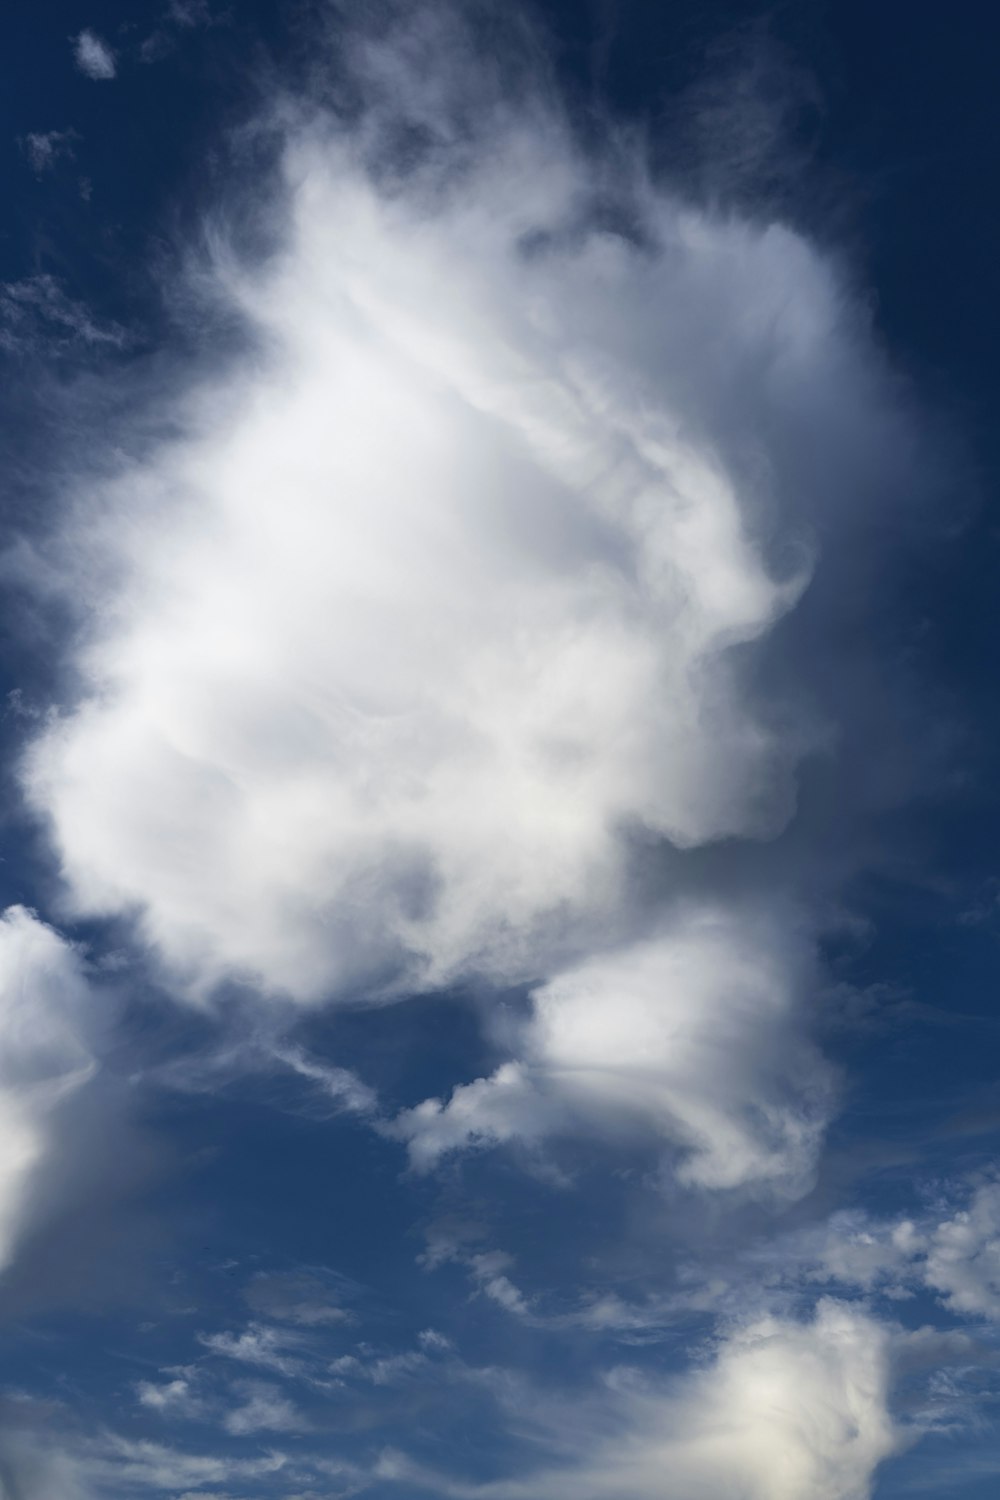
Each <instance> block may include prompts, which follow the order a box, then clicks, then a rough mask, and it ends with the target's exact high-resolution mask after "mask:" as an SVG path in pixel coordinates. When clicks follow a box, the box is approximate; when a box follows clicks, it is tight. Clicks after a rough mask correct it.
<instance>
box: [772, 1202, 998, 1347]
mask: <svg viewBox="0 0 1000 1500" xmlns="http://www.w3.org/2000/svg"><path fill="white" fill-rule="evenodd" d="M764 1255H765V1257H766V1256H768V1255H773V1257H774V1258H775V1260H776V1262H777V1263H778V1264H779V1265H781V1264H782V1263H784V1265H785V1266H786V1268H787V1270H788V1272H789V1274H791V1275H795V1274H797V1273H798V1272H799V1271H801V1270H802V1269H805V1271H806V1272H807V1274H810V1275H812V1276H814V1277H816V1278H818V1279H825V1280H828V1281H830V1282H837V1283H839V1284H840V1285H841V1286H845V1287H855V1288H858V1289H859V1290H862V1291H865V1292H880V1293H882V1294H884V1295H887V1296H890V1297H907V1296H911V1295H912V1294H913V1293H914V1292H915V1291H918V1290H927V1291H930V1292H932V1293H934V1294H936V1295H937V1296H938V1297H939V1298H940V1300H941V1301H942V1302H943V1303H944V1305H945V1306H946V1307H947V1308H948V1309H949V1310H950V1311H952V1312H956V1313H963V1314H966V1315H967V1316H972V1317H981V1318H988V1319H991V1320H994V1319H1000V1183H998V1182H996V1181H986V1182H980V1183H978V1184H976V1185H974V1186H972V1187H967V1188H966V1189H965V1190H963V1191H957V1190H953V1191H952V1193H951V1196H950V1201H949V1202H948V1203H942V1204H939V1205H938V1206H937V1207H936V1208H930V1209H925V1210H924V1211H922V1212H921V1213H918V1214H912V1215H904V1216H900V1217H898V1218H884V1219H878V1218H874V1217H872V1216H871V1215H869V1214H865V1213H863V1212H860V1211H845V1212H842V1213H838V1214H835V1215H834V1216H833V1218H832V1219H830V1220H829V1221H828V1223H826V1224H824V1225H821V1226H819V1227H817V1228H814V1229H810V1230H808V1231H805V1232H804V1233H802V1234H800V1235H799V1236H797V1237H795V1238H793V1239H792V1240H791V1241H790V1242H784V1243H782V1242H780V1241H779V1242H778V1244H777V1245H776V1246H775V1247H774V1248H773V1249H772V1250H770V1251H765V1252H764Z"/></svg>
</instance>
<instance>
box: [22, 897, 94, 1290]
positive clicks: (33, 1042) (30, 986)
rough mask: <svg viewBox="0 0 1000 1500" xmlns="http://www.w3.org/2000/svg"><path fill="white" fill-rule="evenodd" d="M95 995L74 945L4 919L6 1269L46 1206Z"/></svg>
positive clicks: (35, 923)
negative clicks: (50, 1178) (50, 1180)
mask: <svg viewBox="0 0 1000 1500" xmlns="http://www.w3.org/2000/svg"><path fill="white" fill-rule="evenodd" d="M93 1004H94V1002H93V998H92V996H91V992H90V988H89V986H88V983H87V981H86V979H85V977H84V975H83V973H82V969H81V964H80V960H79V958H78V955H77V954H76V952H75V951H74V949H73V948H72V947H71V946H70V945H69V944H68V943H66V942H65V941H64V940H63V939H62V938H61V937H60V936H59V935H58V933H56V932H54V931H53V930H52V929H51V928H50V927H46V926H45V925H44V923H42V922H40V921H39V920H38V918H37V917H35V916H34V915H33V914H32V913H31V912H29V911H27V910H25V908H24V907H21V906H12V907H8V909H7V910H6V911H5V912H4V913H3V915H2V916H0V1270H2V1269H5V1268H6V1267H7V1266H9V1265H10V1263H11V1261H12V1260H13V1258H14V1256H15V1254H16V1251H17V1248H18V1245H19V1243H20V1241H21V1239H22V1237H23V1236H24V1235H25V1233H26V1232H28V1230H30V1229H31V1228H32V1227H34V1225H35V1223H36V1222H37V1220H38V1218H39V1216H40V1215H42V1214H44V1212H45V1210H46V1208H47V1207H48V1206H49V1205H48V1202H47V1196H48V1189H49V1181H48V1179H49V1175H50V1172H52V1171H53V1170H54V1169H55V1168H56V1167H57V1166H58V1158H59V1155H60V1152H61V1149H62V1148H63V1147H64V1146H65V1145H67V1144H68V1143H69V1140H70V1139H71V1136H70V1132H71V1129H72V1126H71V1123H70V1122H69V1119H68V1117H67V1113H66V1112H67V1108H68V1106H69V1105H70V1104H71V1103H72V1100H73V1096H74V1095H75V1094H76V1093H77V1092H78V1091H79V1090H80V1089H81V1087H82V1086H83V1085H84V1084H85V1083H87V1082H88V1080H89V1079H90V1078H91V1077H92V1076H93V1074H94V1071H95V1068H96V1063H95V1060H94V1057H93V1055H92V1052H91V1047H90V1041H89V1034H90V1032H91V1031H92V1029H93V1024H94V1017H93Z"/></svg>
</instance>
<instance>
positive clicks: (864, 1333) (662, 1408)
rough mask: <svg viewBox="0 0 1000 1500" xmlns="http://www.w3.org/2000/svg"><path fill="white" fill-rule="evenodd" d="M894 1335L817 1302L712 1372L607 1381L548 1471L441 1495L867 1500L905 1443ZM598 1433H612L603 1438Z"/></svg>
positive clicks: (757, 1335) (749, 1341) (731, 1353)
mask: <svg viewBox="0 0 1000 1500" xmlns="http://www.w3.org/2000/svg"><path fill="white" fill-rule="evenodd" d="M892 1374H893V1346H892V1334H891V1331H890V1330H888V1329H887V1328H886V1327H884V1326H883V1325H881V1324H880V1323H878V1322H877V1321H876V1320H875V1319H873V1318H872V1317H870V1316H869V1315H868V1314H867V1313H866V1312H865V1311H863V1310H862V1309H860V1308H858V1307H856V1306H849V1305H847V1304H844V1303H838V1302H834V1301H824V1302H821V1303H820V1304H819V1306H818V1308H817V1309H816V1312H815V1315H814V1316H813V1317H812V1318H811V1319H810V1320H808V1321H805V1322H796V1321H793V1320H790V1319H781V1318H775V1317H765V1318H761V1319H758V1320H756V1321H754V1322H752V1323H749V1324H747V1325H746V1326H744V1327H742V1328H738V1329H735V1330H733V1331H732V1332H731V1333H730V1334H729V1335H728V1336H727V1337H726V1338H724V1339H723V1340H722V1341H721V1343H720V1345H719V1347H718V1349H717V1351H716V1353H715V1356H714V1358H713V1359H712V1360H711V1362H709V1363H707V1364H706V1365H705V1367H704V1368H703V1369H701V1370H697V1371H695V1372H694V1373H693V1374H692V1375H690V1376H689V1377H687V1378H686V1379H683V1380H675V1381H673V1382H671V1383H668V1384H665V1385H660V1386H657V1385H656V1384H655V1383H651V1382H649V1381H648V1380H646V1379H643V1378H642V1377H639V1376H637V1375H630V1373H629V1372H627V1371H622V1372H618V1373H617V1375H613V1376H612V1377H611V1379H610V1381H609V1391H608V1399H607V1402H606V1405H605V1408H604V1410H603V1412H602V1413H601V1414H600V1415H599V1416H597V1417H595V1418H593V1420H592V1423H591V1427H590V1431H589V1433H588V1434H587V1436H586V1437H582V1439H581V1442H580V1443H579V1444H578V1446H582V1447H583V1449H584V1452H583V1454H582V1455H581V1456H579V1457H578V1458H577V1459H576V1460H574V1461H572V1462H567V1463H566V1464H565V1465H563V1466H560V1467H559V1468H558V1469H553V1470H549V1471H544V1470H543V1471H541V1472H539V1473H535V1474H533V1475H531V1476H530V1477H529V1478H527V1479H519V1480H516V1481H501V1482H498V1483H493V1484H488V1485H483V1486H475V1487H474V1486H462V1485H459V1484H449V1485H447V1486H446V1488H445V1489H444V1493H447V1494H450V1495H453V1496H455V1497H459V1496H462V1497H468V1500H472V1497H473V1496H477V1497H481V1500H487V1497H495V1500H519V1497H525V1500H527V1497H529V1496H530V1497H533V1500H535V1497H537V1500H546V1497H548V1496H552V1497H562V1496H564V1495H566V1494H573V1495H574V1496H578V1497H579V1500H605V1497H607V1500H612V1497H613V1500H728V1497H731V1496H734V1495H739V1496H740V1497H741V1500H867V1497H868V1496H869V1495H870V1494H871V1487H872V1481H873V1478H874V1475H875V1472H876V1470H877V1468H878V1466H879V1464H881V1463H882V1462H883V1461H884V1460H885V1459H887V1458H889V1457H890V1456H891V1455H892V1454H894V1453H896V1452H897V1451H899V1449H900V1448H901V1447H902V1446H903V1444H904V1442H905V1441H906V1436H907V1435H906V1434H905V1433H904V1432H903V1431H902V1430H901V1429H899V1428H898V1427H897V1426H896V1424H895V1423H894V1421H893V1418H892V1416H891V1415H890V1411H889V1396H890V1390H891V1383H892ZM609 1429H610V1430H609Z"/></svg>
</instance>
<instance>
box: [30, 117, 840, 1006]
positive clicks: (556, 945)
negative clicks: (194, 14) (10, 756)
mask: <svg viewBox="0 0 1000 1500" xmlns="http://www.w3.org/2000/svg"><path fill="white" fill-rule="evenodd" d="M491 123H492V127H493V128H492V130H491V132H490V139H489V147H488V149H487V148H486V147H485V146H483V147H482V149H481V150H479V151H477V152H473V153H472V155H471V156H470V154H469V151H468V149H467V145H468V143H467V142H466V143H464V144H463V145H462V147H461V149H460V147H459V145H457V144H455V143H454V142H453V143H451V145H450V146H447V148H443V149H442V151H441V152H439V153H435V154H434V168H433V170H431V169H430V168H427V167H425V168H423V169H416V168H415V169H414V172H413V174H412V177H411V178H410V180H408V181H404V182H403V183H399V182H398V181H396V182H394V183H391V184H389V185H386V183H385V181H384V178H383V177H381V176H380V175H379V174H378V173H376V172H374V170H373V169H371V168H370V166H368V165H366V161H367V158H366V156H365V153H364V151H363V150H362V149H361V148H360V147H358V146H357V143H356V140H355V138H353V137H351V136H350V135H347V136H346V138H345V136H343V135H338V133H337V132H336V131H335V130H333V129H332V128H322V127H320V126H316V125H313V126H311V127H309V128H306V127H304V126H303V127H301V128H299V129H297V130H293V131H292V133H291V138H290V142H289V145H288V149H287V153H286V159H285V169H284V188H283V191H282V192H281V193H279V194H277V197H278V198H279V200H280V204H281V210H280V211H281V213H283V214H287V223H286V224H285V231H286V232H285V235H284V244H283V248H282V250H281V252H280V253H279V254H277V255H276V256H275V257H274V258H272V259H271V260H269V261H268V262H267V263H266V264H265V265H264V266H263V267H260V268H258V269H256V270H249V271H247V270H242V271H237V270H234V269H233V267H232V263H231V262H229V261H226V260H225V258H224V257H220V261H219V267H218V268H217V285H218V289H219V292H220V295H222V296H224V297H226V298H228V299H229V301H230V303H232V302H235V303H236V304H237V305H238V306H239V307H240V308H241V310H242V311H243V313H244V314H245V315H246V317H247V319H248V320H249V322H250V324H251V325H252V327H253V328H254V329H255V331H256V333H257V335H258V336H259V340H260V344H259V351H258V353H257V354H256V355H255V356H254V357H253V358H250V359H248V360H247V361H246V367H244V368H242V369H236V370H234V371H231V372H229V373H228V374H227V376H226V379H225V380H224V381H222V382H220V383H218V384H212V383H211V382H209V383H202V384H200V385H197V386H196V388H195V389H194V391H193V392H192V393H191V394H190V397H189V399H188V400H187V402H186V404H185V406H184V409H183V413H182V419H183V422H184V424H185V425H186V432H187V435H186V436H185V437H183V438H180V439H177V440H174V441H171V442H167V443H165V444H163V445H162V446H160V447H159V448H157V449H155V450H154V451H153V452H151V453H149V454H147V455H146V456H145V457H144V458H143V459H142V461H139V462H136V463H135V464H126V465H125V466H124V469H123V472H122V473H121V474H120V476H119V477H118V479H117V480H115V481H114V482H112V483H110V484H108V485H106V486H105V487H104V488H103V489H102V490H101V491H100V493H94V492H93V491H90V492H88V493H86V494H84V495H83V496H82V498H81V501H80V506H79V509H78V512H77V518H76V521H75V523H74V524H73V525H71V527H70V532H71V542H72V547H73V557H74V561H75V563H76V565H77V568H78V570H79V565H80V563H81V560H82V561H83V562H84V563H85V564H86V565H87V568H88V570H89V573H90V577H91V582H92V584H93V598H92V601H91V602H92V604H93V615H92V616H91V618H90V620H89V622H88V625H87V628H86V632H85V634H86V637H87V638H86V641H85V644H84V645H83V646H82V647H81V649H80V651H79V654H78V657H77V661H76V665H77V667H78V668H79V672H80V677H81V684H82V694H81V700H80V702H79V703H78V705H77V706H76V707H75V708H74V709H73V710H72V711H71V712H70V713H68V714H67V715H66V716H65V717H64V718H63V719H62V720H61V722H59V723H58V724H57V725H55V726H54V727H52V728H51V729H50V731H49V732H47V733H46V734H45V735H44V736H43V737H42V739H41V740H40V741H39V742H38V743H37V744H36V746H35V747H34V750H33V752H32V754H31V756H30V758H29V762H28V766H27V772H26V779H27V785H28V787H29V790H30V794H31V796H32V799H33V801H34V803H35V805H36V806H37V807H38V808H40V809H41V810H43V811H44V813H45V814H46V815H47V816H48V818H49V819H50V822H51V828H52V832H53V837H54V840H55V843H56V845H57V848H58V850H59V853H60V857H61V860H62V865H63V869H64V872H65V876H66V880H67V883H68V887H69V890H70V892H71V894H72V899H73V902H74V904H75V907H76V909H77V910H78V911H82V912H88V913H95V912H97V913H107V912H120V911H129V910H135V911H136V912H137V913H138V914H139V916H140V920H141V922H142V925H143V928H144V930H145V932H146V934H147V935H148V937H149V938H150V939H151V940H152V942H153V943H155V944H156V945H157V946H158V948H159V949H160V951H161V952H162V954H163V955H164V957H165V959H166V960H167V962H168V963H169V964H170V965H171V966H172V968H173V969H174V971H175V973H176V974H177V975H180V976H183V978H184V979H185V980H186V981H187V982H189V983H190V984H192V985H194V986H195V987H196V988H197V987H200V988H202V989H204V988H206V987H209V986H211V985H212V984H213V983H215V982H216V981H218V980H219V979H221V978H224V977H227V976H231V975H234V974H235V975H240V976H244V977H248V978H250V979H252V980H254V981H255V982H257V983H260V984H262V985H263V986H265V987H268V988H273V989H278V990H284V991H287V992H289V993H291V994H292V995H294V996H297V997H300V998H306V999H310V998H315V997H319V996H323V995H326V994H328V993H330V992H331V991H335V990H338V989H346V988H354V987H355V986H356V985H357V983H358V981H359V980H361V981H363V983H364V984H365V985H367V986H369V987H371V986H372V985H373V984H376V985H377V984H378V983H379V982H382V981H385V980H387V979H391V978H394V977H396V976H398V975H399V974H403V975H404V976H405V982H406V983H408V984H435V983H440V982H442V981H446V980H450V979H452V978H454V977H455V976H459V975H463V974H468V973H470V972H475V973H486V974H489V975H493V976H498V977H500V978H502V979H510V978H521V977H532V976H534V975H537V974H538V973H540V972H541V973H545V972H549V971H551V967H552V965H553V963H554V961H555V960H556V959H557V958H558V957H559V956H560V955H562V956H563V958H565V957H566V956H567V955H569V954H573V953H578V952H580V951H581V950H586V949H587V948H590V947H592V946H593V945H594V943H595V942H599V941H600V940H601V939H602V937H605V938H606V937H609V936H610V937H615V936H617V928H618V927H619V926H620V923H621V916H620V907H621V901H622V874H623V854H624V851H625V848H626V842H627V840H626V837H625V835H626V834H627V833H628V832H629V831H630V830H632V831H641V832H643V833H644V835H645V836H647V837H648V836H649V835H653V836H655V837H659V838H665V839H669V840H671V841H673V842H674V843H675V844H677V845H679V846H682V847H689V846H692V845H697V844H702V843H705V842H706V841H713V840H717V839H720V838H724V837H727V836H732V835H740V836H749V837H758V836H762V835H768V834H770V833H773V832H775V831H776V830H777V829H779V828H780V827H781V825H782V823H783V822H784V821H785V820H786V819H787V817H788V816H789V813H790V811H791V809H792V806H793V798H794V778H793V772H794V766H795V761H796V758H797V756H798V754H799V752H800V750H801V748H802V736H801V734H800V733H799V731H797V730H796V728H795V726H794V725H793V724H790V723H789V722H788V720H787V717H786V720H785V721H784V722H783V724H782V726H781V730H780V733H779V732H778V730H777V728H776V727H775V726H771V725H769V723H768V721H767V718H766V715H764V714H763V713H762V712H761V711H760V709H759V708H758V706H756V705H755V704H754V702H753V701H752V694H751V692H750V690H749V688H748V684H747V681H746V680H745V672H744V668H743V665H742V658H740V657H739V656H737V655H734V654H733V651H732V649H731V648H733V647H735V646H736V645H738V644H740V643H748V642H752V641H754V640H755V639H757V638H759V637H760V636H761V635H762V634H763V633H765V632H766V631H767V630H768V628H769V627H770V626H771V625H772V624H773V623H774V621H775V620H776V619H777V618H778V617H779V616H780V615H781V614H782V613H783V612H785V611H787V610H788V609H789V608H790V607H791V606H792V605H793V603H794V601H795V599H796V597H797V594H798V592H799V590H800V589H801V587H802V584H803V581H804V573H803V566H804V565H803V555H802V552H801V549H799V551H798V552H797V553H794V549H793V554H794V558H793V560H792V561H790V560H789V559H790V558H792V557H793V554H789V556H787V557H786V560H785V562H784V564H783V569H782V570H780V571H775V569H774V567H773V566H772V565H771V564H769V562H768V560H767V557H766V556H765V551H766V548H765V546H764V541H763V537H764V533H765V532H766V531H768V530H770V531H771V532H774V530H775V528H776V527H777V528H778V529H779V530H780V529H781V528H782V526H784V528H785V531H786V533H787V532H788V528H789V527H791V534H792V535H793V536H794V534H795V533H796V527H797V526H798V518H795V519H789V517H788V516H785V517H784V519H782V517H781V516H780V515H779V514H776V513H775V511H774V506H775V503H776V497H775V495H774V494H773V493H772V492H771V487H770V486H769V481H768V477H767V476H768V469H769V465H771V464H772V459H771V458H770V457H769V455H768V452H767V442H768V439H767V432H768V430H772V431H773V430H775V429H776V428H777V429H780V433H779V436H780V441H779V442H778V443H777V444H776V450H777V449H780V448H781V447H782V445H784V446H786V447H787V445H788V442H789V441H790V440H791V438H792V437H794V436H795V435H796V433H798V427H797V424H800V422H802V423H803V424H804V426H803V431H802V433H798V436H799V438H801V440H802V441H803V442H804V441H808V440H809V434H810V433H811V425H810V423H811V417H810V420H809V421H806V420H805V419H804V418H802V417H801V413H803V412H812V411H813V409H814V408H815V407H816V406H817V405H818V404H820V403H821V401H822V399H823V397H824V394H825V392H826V391H827V389H828V387H829V386H830V385H831V383H832V382H834V381H835V380H839V379H840V376H841V373H842V371H843V369H844V367H845V366H846V367H848V369H850V368H851V367H852V361H853V362H854V363H855V364H856V365H857V376H858V384H859V385H860V386H862V387H864V386H865V385H866V383H870V380H869V374H868V371H867V368H866V366H865V364H864V359H863V358H862V357H861V356H860V355H858V356H857V358H855V353H854V330H853V328H852V326H851V324H850V320H844V319H842V317H841V303H842V290H841V287H840V285H839V282H838V278H837V276H836V274H835V273H834V271H833V270H832V269H831V267H830V265H828V264H827V263H826V262H825V261H824V260H823V258H822V257H821V256H820V255H818V254H817V253H816V252H815V251H814V250H812V249H811V248H810V247H809V245H808V244H807V243H806V242H805V241H803V240H802V239H801V238H800V237H798V236H797V235H796V234H794V233H792V232H791V231H789V230H787V229H785V228H782V227H780V226H775V225H770V226H758V225H754V224H751V223H746V222H740V221H739V220H737V219H733V218H730V217H725V218H724V217H721V216H715V215H710V214H707V213H702V212H698V211H696V210H694V209H693V208H688V207H682V206H680V205H678V204H677V203H676V202H674V201H672V200H671V199H670V198H669V197H668V196H665V195H664V194H662V193H660V192H658V191H656V190H654V189H653V188H651V187H649V186H648V185H646V184H643V183H642V182H640V181H637V182H636V185H635V187H634V191H633V196H634V199H635V207H636V212H637V214H639V215H640V216H641V220H642V234H641V239H640V238H638V237H633V238H629V237H627V236H625V235H622V234H618V233H612V232H610V231H606V230H602V229H600V228H599V227H596V225H595V222H594V219H595V213H596V206H595V199H596V197H597V196H598V191H597V185H599V179H600V177H601V169H600V166H599V164H595V163H594V161H593V160H592V159H591V158H590V157H588V156H586V155H584V154H583V153H582V152H581V151H579V150H578V149H577V148H576V147H575V146H574V145H573V143H572V142H571V140H570V137H569V133H568V130H567V128H566V127H565V125H564V124H563V123H562V122H561V121H560V120H559V119H558V118H556V117H555V116H553V115H552V113H550V112H539V111H538V110H537V109H536V110H535V112H534V114H533V115H532V114H530V113H529V116H528V117H527V118H524V117H522V116H521V115H519V114H518V113H517V112H516V111H513V110H509V111H507V112H503V111H502V110H499V109H498V110H497V111H496V112H495V114H494V116H493V117H492V120H491ZM449 153H450V154H449ZM442 159H443V162H444V164H443V165H442ZM595 184H597V185H595ZM738 387H741V388H742V389H744V390H750V391H752V392H753V395H752V399H751V402H750V405H751V408H755V409H756V413H757V415H758V416H759V418H760V436H759V438H758V439H757V444H758V448H759V447H760V445H761V444H763V449H762V450H761V451H759V452H757V453H756V454H755V455H754V458H755V469H756V476H757V477H756V480H754V481H751V480H749V479H748V478H747V475H746V473H745V472H744V471H743V470H740V469H739V466H734V464H733V462H732V461H731V459H730V457H729V455H728V454H727V451H726V441H724V438H726V439H729V438H731V437H732V431H731V427H732V424H731V423H730V426H729V427H727V426H726V424H725V421H724V415H722V414H720V411H721V409H722V408H724V407H725V406H726V403H727V400H728V399H729V398H728V397H727V395H726V393H727V392H728V393H732V391H733V390H734V389H736V388H738ZM752 417H753V411H750V412H745V413H744V415H743V417H742V418H741V421H743V423H744V425H748V424H749V422H750V421H751V419H752ZM779 456H780V454H779V453H778V452H777V451H776V454H775V455H774V458H773V461H774V462H775V463H776V462H777V460H778V457H779ZM801 511H802V507H800V515H801ZM786 541H787V534H786ZM786 550H787V549H786Z"/></svg>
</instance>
